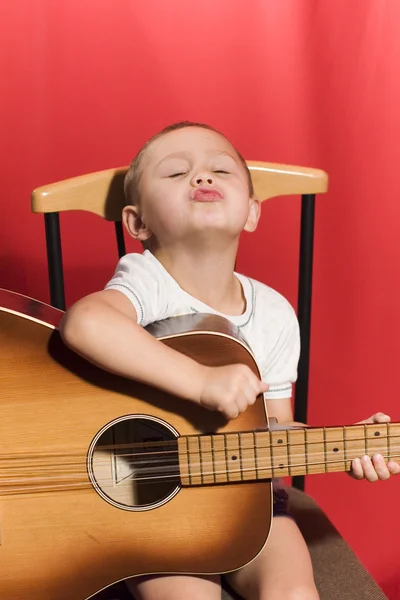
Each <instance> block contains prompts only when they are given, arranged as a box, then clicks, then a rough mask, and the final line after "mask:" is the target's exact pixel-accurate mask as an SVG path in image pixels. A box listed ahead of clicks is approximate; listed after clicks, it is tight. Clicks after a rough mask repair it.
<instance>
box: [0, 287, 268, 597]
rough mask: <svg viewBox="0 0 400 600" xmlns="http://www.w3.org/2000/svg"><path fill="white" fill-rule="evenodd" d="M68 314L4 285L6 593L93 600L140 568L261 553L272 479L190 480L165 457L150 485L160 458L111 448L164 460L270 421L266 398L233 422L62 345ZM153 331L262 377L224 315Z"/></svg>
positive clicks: (1, 522)
mask: <svg viewBox="0 0 400 600" xmlns="http://www.w3.org/2000/svg"><path fill="white" fill-rule="evenodd" d="M62 314H63V313H62V312H61V311H58V310H56V309H53V308H51V307H49V306H47V305H43V304H41V303H39V302H37V301H34V300H31V299H29V298H26V297H24V296H20V295H18V294H13V293H11V292H7V291H4V290H0V365H1V372H0V598H4V599H7V600H87V599H88V598H90V597H91V596H92V595H94V594H95V593H96V592H98V591H100V590H101V589H104V588H105V587H107V586H109V585H111V584H113V583H114V582H117V581H120V580H122V579H125V578H128V577H132V576H135V575H139V574H147V573H192V574H200V573H202V574H206V573H208V574H210V573H221V572H227V571H231V570H235V569H237V568H239V567H241V566H243V565H245V564H247V563H248V562H249V561H251V560H252V559H253V558H254V557H255V556H256V555H257V554H258V553H259V552H260V550H261V549H262V547H263V546H264V544H265V543H266V541H267V538H268V535H269V530H270V525H271V508H272V498H271V483H270V481H269V480H268V481H262V482H258V483H256V484H254V483H246V482H239V483H227V484H218V485H202V486H198V487H197V486H191V487H182V486H180V482H179V477H178V475H177V471H176V470H175V471H174V472H173V473H174V474H173V476H172V475H171V473H172V471H171V470H169V471H168V468H169V467H168V465H169V464H170V463H167V462H166V463H165V464H166V465H167V466H166V467H163V468H165V469H167V470H165V471H162V470H161V471H157V472H158V473H164V472H165V473H167V475H168V476H165V480H163V479H162V477H160V478H158V479H157V481H155V482H154V481H152V479H151V476H149V473H150V475H151V473H152V472H154V468H153V467H152V466H151V465H152V464H153V463H151V461H154V456H152V455H151V454H152V453H150V454H149V455H146V457H145V458H146V460H145V461H143V462H140V460H139V459H135V460H137V462H136V463H134V464H133V463H132V461H131V462H130V461H128V459H127V458H126V457H127V456H128V454H126V455H123V456H122V458H121V456H120V454H119V453H118V451H117V452H116V451H115V450H109V447H113V448H115V447H116V448H119V447H123V446H124V444H125V445H126V444H127V443H128V444H129V443H131V444H132V448H135V443H137V441H138V440H140V441H141V442H143V443H148V442H150V443H156V444H159V448H160V450H159V453H160V456H161V458H160V461H161V463H160V464H161V465H162V464H164V463H162V460H167V458H168V456H169V455H168V452H170V453H171V451H170V450H168V449H169V448H171V447H173V448H175V446H173V444H174V440H176V438H177V436H183V435H185V436H186V435H190V434H199V433H214V432H232V431H248V430H254V429H267V428H268V421H267V415H266V412H265V407H264V403H263V401H262V399H261V398H259V399H258V400H257V401H256V403H255V404H254V406H252V407H251V408H249V409H248V410H247V411H246V412H245V413H244V414H242V415H240V416H239V417H238V418H237V419H235V420H234V421H232V422H229V423H226V422H225V421H224V420H223V419H222V418H221V416H220V415H219V414H218V413H212V412H209V411H207V410H205V409H203V408H201V407H199V406H196V405H194V404H192V403H190V402H187V401H183V400H180V399H177V398H174V397H172V396H169V395H167V394H164V393H162V392H160V391H157V390H154V389H152V388H149V387H147V386H143V385H138V384H136V383H134V382H132V381H128V380H126V379H123V378H120V377H117V376H113V375H110V374H108V373H105V372H104V371H102V370H101V369H98V368H96V367H94V366H93V365H91V364H90V363H88V362H87V361H85V360H84V359H81V358H80V357H78V356H77V355H75V354H74V353H73V352H71V351H70V350H68V349H67V348H66V347H65V345H64V344H63V343H62V341H61V339H60V336H59V333H58V331H57V324H58V322H59V320H60V318H61V316H62ZM153 329H154V330H153V333H154V335H157V336H158V337H160V339H161V340H162V341H163V343H166V344H169V345H170V346H172V347H173V348H175V349H176V350H178V351H180V352H184V353H185V354H187V355H189V356H192V357H193V358H195V359H196V360H198V361H199V362H202V363H204V364H209V365H223V364H230V363H233V362H243V363H245V364H247V365H249V366H250V367H251V368H252V369H253V370H254V371H255V372H256V373H258V370H257V366H256V364H255V362H254V359H253V357H252V355H251V353H250V352H249V350H248V349H247V347H246V346H245V344H244V343H243V341H241V340H240V339H238V338H237V337H236V336H237V333H236V330H235V328H234V327H233V326H231V325H230V324H229V323H228V322H227V321H225V320H224V319H220V318H218V317H213V316H209V317H204V315H195V316H194V317H193V318H192V317H185V318H181V317H175V318H173V319H169V320H167V321H165V322H161V323H159V324H157V325H156V326H155V327H154V328H153ZM171 444H172V446H171ZM165 448H166V449H167V450H165ZM174 451H175V450H174ZM153 454H154V453H153ZM176 454H177V453H176V452H175V454H172V453H171V456H172V455H173V456H175V455H176ZM129 456H133V453H131V454H129ZM149 461H150V462H149ZM132 464H133V467H132ZM149 464H150V468H148V467H149ZM143 465H144V466H143ZM175 467H176V464H175ZM143 469H144V470H143ZM146 469H147V470H146ZM152 469H153V471H152ZM141 473H145V477H144V479H143V485H136V487H135V486H134V485H133V484H132V481H133V480H134V479H135V481H136V478H137V477H139V476H140V474H141ZM127 481H128V483H129V484H128V485H124V482H125V483H126V482H127Z"/></svg>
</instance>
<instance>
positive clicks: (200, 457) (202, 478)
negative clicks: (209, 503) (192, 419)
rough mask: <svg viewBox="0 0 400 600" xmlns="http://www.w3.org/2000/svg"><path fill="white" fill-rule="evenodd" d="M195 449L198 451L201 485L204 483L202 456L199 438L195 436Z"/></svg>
mask: <svg viewBox="0 0 400 600" xmlns="http://www.w3.org/2000/svg"><path fill="white" fill-rule="evenodd" d="M197 448H198V451H199V467H200V478H201V483H204V467H203V454H202V452H201V442H200V436H197Z"/></svg>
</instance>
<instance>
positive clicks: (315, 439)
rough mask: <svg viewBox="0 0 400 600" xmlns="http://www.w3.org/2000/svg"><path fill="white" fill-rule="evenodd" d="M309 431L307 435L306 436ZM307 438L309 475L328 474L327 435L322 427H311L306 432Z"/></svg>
mask: <svg viewBox="0 0 400 600" xmlns="http://www.w3.org/2000/svg"><path fill="white" fill-rule="evenodd" d="M306 431H307V434H306ZM304 435H305V436H307V456H306V459H307V468H306V472H307V474H309V475H313V474H316V473H325V472H326V458H325V434H324V429H323V428H321V427H318V428H317V427H316V428H313V427H310V428H308V429H306V430H305V432H304Z"/></svg>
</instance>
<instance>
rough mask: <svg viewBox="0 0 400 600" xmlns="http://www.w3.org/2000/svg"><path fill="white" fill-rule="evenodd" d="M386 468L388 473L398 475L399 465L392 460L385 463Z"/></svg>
mask: <svg viewBox="0 0 400 600" xmlns="http://www.w3.org/2000/svg"><path fill="white" fill-rule="evenodd" d="M387 468H388V469H389V473H390V474H391V475H399V473H400V465H399V464H398V463H397V462H394V461H393V460H391V461H389V462H388V464H387Z"/></svg>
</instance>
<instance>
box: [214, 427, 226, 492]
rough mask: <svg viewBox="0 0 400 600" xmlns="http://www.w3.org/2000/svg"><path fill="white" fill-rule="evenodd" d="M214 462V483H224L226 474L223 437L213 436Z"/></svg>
mask: <svg viewBox="0 0 400 600" xmlns="http://www.w3.org/2000/svg"><path fill="white" fill-rule="evenodd" d="M212 439H213V444H214V461H215V483H226V482H227V481H228V474H227V469H226V458H225V442H224V436H223V435H213V436H212Z"/></svg>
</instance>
